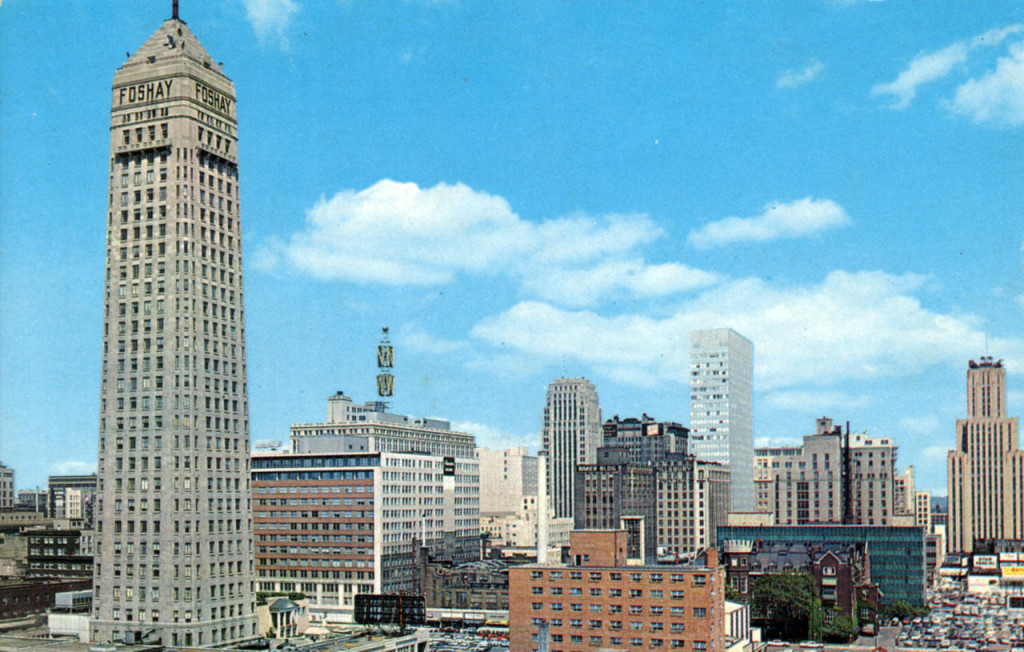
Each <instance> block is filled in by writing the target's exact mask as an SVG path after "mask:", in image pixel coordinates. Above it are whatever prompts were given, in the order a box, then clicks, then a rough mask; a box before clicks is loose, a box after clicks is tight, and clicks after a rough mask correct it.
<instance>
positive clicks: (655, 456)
mask: <svg viewBox="0 0 1024 652" xmlns="http://www.w3.org/2000/svg"><path fill="white" fill-rule="evenodd" d="M602 432H603V434H604V443H603V444H602V445H604V446H612V447H617V448H625V449H626V450H628V451H629V461H630V462H632V463H633V464H659V463H661V462H662V461H663V460H664V459H665V457H666V456H667V455H669V454H670V453H686V452H687V451H688V442H689V437H690V430H689V428H686V427H685V426H682V425H680V424H678V423H675V422H672V421H655V420H654V419H653V418H651V417H649V416H647V415H646V414H644V415H643V416H641V417H640V418H639V419H637V418H635V417H629V418H626V419H619V415H617V414H616V415H615V416H614V417H612V418H611V419H608V420H607V421H605V422H604V425H603V426H602Z"/></svg>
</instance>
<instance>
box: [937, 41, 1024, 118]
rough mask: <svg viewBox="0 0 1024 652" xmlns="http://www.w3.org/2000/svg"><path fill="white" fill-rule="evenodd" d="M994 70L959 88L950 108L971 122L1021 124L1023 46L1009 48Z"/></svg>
mask: <svg viewBox="0 0 1024 652" xmlns="http://www.w3.org/2000/svg"><path fill="white" fill-rule="evenodd" d="M1009 54H1010V56H1008V57H1001V58H1000V59H999V61H998V63H997V64H996V69H995V70H993V71H990V72H988V73H986V74H985V75H983V76H982V77H981V78H980V79H970V80H968V81H967V82H966V83H964V84H963V85H961V86H960V87H959V88H958V89H957V91H956V95H955V96H954V98H953V100H952V102H951V103H950V108H951V109H952V110H953V111H954V112H955V113H959V114H961V115H966V116H968V117H970V118H971V119H972V120H973V121H974V122H993V123H996V124H1004V125H1010V126H1019V125H1021V124H1024V43H1015V44H1014V45H1012V46H1010V49H1009Z"/></svg>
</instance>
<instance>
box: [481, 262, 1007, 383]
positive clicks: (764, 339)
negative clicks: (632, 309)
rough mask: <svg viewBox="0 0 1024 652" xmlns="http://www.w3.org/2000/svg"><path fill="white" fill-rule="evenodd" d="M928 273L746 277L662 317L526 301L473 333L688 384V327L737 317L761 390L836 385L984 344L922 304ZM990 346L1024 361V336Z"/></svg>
mask: <svg viewBox="0 0 1024 652" xmlns="http://www.w3.org/2000/svg"><path fill="white" fill-rule="evenodd" d="M925 281H926V279H925V278H923V277H919V276H914V275H903V276H894V275H891V274H885V273H883V272H857V273H850V272H844V271H835V272H832V273H830V274H829V275H828V276H827V277H826V278H825V279H824V280H823V281H822V282H821V283H820V284H816V285H808V286H795V287H785V288H779V287H773V286H771V285H770V284H769V283H767V282H766V281H763V280H760V279H753V278H752V279H744V280H738V281H732V282H728V283H724V284H721V285H719V286H716V287H713V288H710V289H708V290H705V291H704V292H702V293H701V294H700V295H699V296H697V297H696V298H694V299H691V300H689V301H687V302H685V303H683V304H682V306H681V307H680V308H679V310H678V311H676V312H675V313H674V314H671V315H669V316H666V317H661V318H655V317H650V316H647V315H642V314H622V315H616V316H611V317H608V316H603V315H600V314H597V313H595V312H593V311H587V310H582V311H572V310H565V309H561V308H558V307H555V306H552V305H549V304H546V303H541V302H536V301H524V302H521V303H519V304H517V305H515V306H513V307H512V308H511V309H509V310H507V311H505V312H504V313H501V314H498V315H495V316H492V317H489V318H486V319H484V320H482V321H480V322H479V323H478V324H477V325H476V326H475V327H474V328H473V329H472V331H471V335H472V337H474V338H476V339H479V340H481V341H484V342H487V343H490V344H492V345H495V346H497V347H500V349H501V351H502V354H503V355H505V354H508V353H509V352H510V351H516V352H518V353H519V354H520V355H523V354H525V356H524V359H525V357H529V358H530V359H532V360H534V361H535V363H536V364H555V363H558V362H560V361H562V360H563V359H564V360H569V361H572V362H574V363H580V364H582V365H584V366H587V367H590V368H591V369H593V370H594V371H595V372H596V373H598V374H601V375H604V376H606V377H608V378H610V379H612V380H616V381H618V382H622V383H625V384H630V385H634V386H638V387H652V386H655V385H657V384H658V383H661V382H665V381H669V382H677V383H680V384H684V385H685V384H686V382H687V369H688V365H689V360H688V356H689V343H688V333H689V332H690V331H691V330H696V329H701V328H716V327H731V328H735V329H736V330H737V331H738V332H740V333H742V334H743V335H744V336H746V337H748V338H749V339H751V340H752V341H754V342H756V343H757V346H756V348H755V370H756V383H757V388H758V389H759V390H761V391H771V390H782V389H787V388H799V387H800V386H801V385H804V384H814V385H816V386H818V387H819V388H820V387H821V386H822V385H826V386H827V385H829V384H831V385H837V386H838V385H839V384H841V383H843V382H844V381H849V380H863V379H878V378H891V377H902V376H908V375H913V374H915V373H919V372H921V371H923V370H924V369H926V368H928V367H929V366H931V365H935V364H944V365H949V366H950V367H951V368H952V367H955V366H959V365H962V363H963V361H964V360H965V359H967V358H968V357H970V355H972V354H973V353H974V352H975V351H978V350H981V349H982V347H983V346H984V343H985V334H984V332H983V331H982V330H980V327H979V322H978V320H976V319H974V318H973V317H970V316H959V315H947V314H941V313H936V312H933V311H931V310H928V309H926V308H924V307H923V306H922V305H921V302H920V300H919V299H918V298H917V297H916V296H915V294H916V293H917V292H919V291H921V289H922V287H923V285H924V283H925ZM990 345H991V346H992V348H994V349H998V350H1000V351H1003V352H1004V355H1005V356H1006V357H1007V358H1014V359H1016V360H1018V361H1019V363H1018V364H1020V366H1024V340H1021V339H1000V340H990ZM1013 366H1017V364H1015V365H1013ZM831 398H833V399H835V400H837V401H839V400H843V399H847V400H850V401H854V402H856V401H858V400H861V399H859V398H858V397H849V396H844V395H842V394H835V395H833V396H832V397H831Z"/></svg>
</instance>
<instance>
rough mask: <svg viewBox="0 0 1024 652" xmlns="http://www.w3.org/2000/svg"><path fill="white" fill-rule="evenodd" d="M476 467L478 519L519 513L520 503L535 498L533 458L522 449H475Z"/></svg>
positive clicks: (519, 447)
mask: <svg viewBox="0 0 1024 652" xmlns="http://www.w3.org/2000/svg"><path fill="white" fill-rule="evenodd" d="M476 457H477V461H478V462H479V464H480V477H481V478H485V479H486V482H482V483H481V484H480V515H481V516H497V515H507V514H516V513H518V512H520V511H521V509H522V506H523V500H524V499H527V498H529V497H533V498H536V497H537V456H536V455H530V453H529V450H527V448H526V447H525V446H516V447H515V448H504V449H500V450H493V451H492V450H488V449H486V448H478V449H476Z"/></svg>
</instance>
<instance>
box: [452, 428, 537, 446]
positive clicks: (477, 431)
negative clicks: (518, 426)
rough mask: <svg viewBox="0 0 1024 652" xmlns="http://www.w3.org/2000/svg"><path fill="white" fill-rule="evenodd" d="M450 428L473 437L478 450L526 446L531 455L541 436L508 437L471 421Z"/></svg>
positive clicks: (508, 435) (495, 429) (494, 429)
mask: <svg viewBox="0 0 1024 652" xmlns="http://www.w3.org/2000/svg"><path fill="white" fill-rule="evenodd" d="M452 428H453V429H454V430H456V431H458V432H468V433H471V434H473V435H475V436H476V445H477V447H478V448H489V449H491V450H499V449H502V448H512V447H514V446H526V447H527V448H529V449H530V452H531V454H534V453H536V452H537V449H538V448H539V447H540V444H541V436H540V433H538V432H532V433H529V434H527V435H518V436H516V435H510V434H508V433H506V432H504V431H502V430H500V429H498V428H494V427H492V426H489V425H486V424H483V423H475V422H471V421H462V422H457V423H453V424H452Z"/></svg>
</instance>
